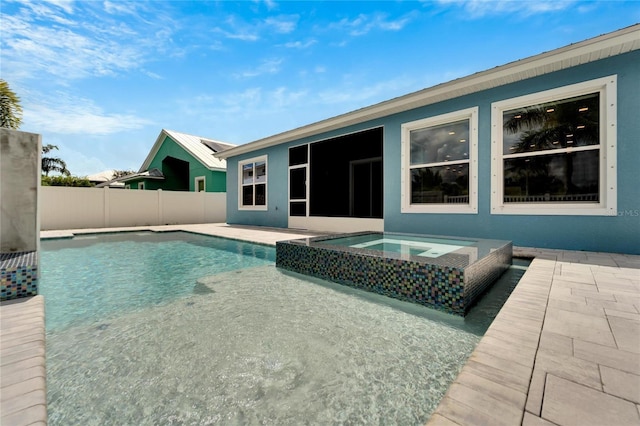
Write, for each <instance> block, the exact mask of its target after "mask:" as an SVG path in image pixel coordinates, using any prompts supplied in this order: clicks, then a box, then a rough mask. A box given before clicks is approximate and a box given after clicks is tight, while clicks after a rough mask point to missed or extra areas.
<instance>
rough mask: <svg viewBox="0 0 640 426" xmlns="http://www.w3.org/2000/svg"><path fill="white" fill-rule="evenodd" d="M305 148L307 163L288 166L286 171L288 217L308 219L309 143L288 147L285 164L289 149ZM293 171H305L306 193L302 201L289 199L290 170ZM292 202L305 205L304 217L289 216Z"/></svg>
mask: <svg viewBox="0 0 640 426" xmlns="http://www.w3.org/2000/svg"><path fill="white" fill-rule="evenodd" d="M304 145H306V146H307V162H306V163H303V164H297V165H295V166H289V169H288V171H287V199H288V202H287V212H288V216H289V217H309V204H310V203H309V187H310V184H309V183H310V177H309V171H310V168H309V164H311V162H310V160H311V144H310V143H306V144H302V145H295V146H290V147H289V148H288V149H287V164H288V163H289V150H291V148H298V147H300V146H304ZM293 169H306V171H305V176H306V178H307V180H306V182H305V189H306V193H305V198H304V199H299V198H296V199H295V200H292V199H291V170H293ZM292 202H294V203H295V202H300V203H302V202H304V203H306V204H305V205H306V209H305V214H304V216H291V203H292Z"/></svg>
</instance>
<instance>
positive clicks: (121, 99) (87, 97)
mask: <svg viewBox="0 0 640 426" xmlns="http://www.w3.org/2000/svg"><path fill="white" fill-rule="evenodd" d="M1 22H2V30H1V33H0V47H1V53H0V55H1V56H0V64H1V68H0V72H1V77H2V78H3V79H5V80H6V81H7V82H8V83H9V85H10V87H11V88H12V89H13V90H14V91H15V92H16V93H17V94H18V96H20V98H21V100H22V106H23V109H24V115H23V124H22V127H21V130H24V131H28V132H35V133H40V134H42V137H43V143H44V144H54V145H57V146H58V147H59V148H60V150H59V151H58V152H57V155H58V156H59V157H61V158H62V159H64V160H65V161H66V162H67V165H68V168H69V169H70V170H71V172H72V173H73V174H74V175H76V176H84V175H87V174H92V173H96V172H100V171H102V170H105V169H119V170H124V169H127V170H138V169H139V167H140V165H141V164H142V162H143V161H144V159H145V157H146V155H147V154H148V152H149V150H150V149H151V146H152V145H153V143H154V142H155V140H156V138H157V136H158V134H159V133H160V130H161V129H162V128H166V129H170V130H176V131H179V132H184V133H189V134H194V135H198V136H202V137H207V138H211V139H216V140H220V141H224V142H229V143H235V144H243V143H247V142H251V141H253V140H257V139H260V138H263V137H267V136H270V135H273V134H276V133H279V132H282V131H286V130H290V129H293V128H296V127H299V126H303V125H305V124H309V123H313V122H315V121H318V120H322V119H325V118H329V117H333V116H336V115H339V114H342V113H345V112H349V111H353V110H355V109H358V108H362V107H365V106H368V105H372V104H375V103H378V102H381V101H385V100H387V99H391V98H394V97H397V96H401V95H404V94H407V93H410V92H413V91H416V90H420V89H424V88H426V87H430V86H433V85H436V84H438V83H442V82H446V81H449V80H452V79H455V78H458V77H464V76H466V75H469V74H472V73H475V72H478V71H483V70H486V69H490V68H493V67H495V66H499V65H503V64H505V63H508V62H512V61H515V60H518V59H523V58H525V57H528V56H532V55H535V54H538V53H542V52H545V51H549V50H552V49H555V48H558V47H562V46H565V45H568V44H571V43H576V42H579V41H582V40H584V39H587V38H591V37H595V36H598V35H601V34H604V33H608V32H611V31H615V30H617V29H620V28H623V27H626V26H629V25H632V24H635V23H638V22H640V2H638V1H601V2H598V1H588V2H582V1H562V0H555V1H546V0H538V1H528V0H523V1H518V0H514V1H504V0H472V1H465V2H462V1H456V0H433V1H351V2H343V1H325V2H314V1H280V2H279V1H239V2H231V1H146V2H143V1H114V0H112V1H62V0H49V1H14V0H2V10H1Z"/></svg>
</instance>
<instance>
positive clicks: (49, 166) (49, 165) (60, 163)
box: [42, 144, 71, 176]
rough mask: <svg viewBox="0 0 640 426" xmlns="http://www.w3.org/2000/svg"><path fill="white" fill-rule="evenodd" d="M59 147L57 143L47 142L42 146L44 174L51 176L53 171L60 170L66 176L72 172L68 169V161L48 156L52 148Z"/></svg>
mask: <svg viewBox="0 0 640 426" xmlns="http://www.w3.org/2000/svg"><path fill="white" fill-rule="evenodd" d="M54 149H58V147H57V146H56V145H51V144H47V145H44V146H43V147H42V174H44V175H45V176H49V173H51V172H58V173H60V174H62V175H64V176H70V175H71V172H70V171H69V170H68V169H67V163H65V162H64V160H62V159H60V158H57V157H47V156H45V154H48V153H49V152H50V151H51V150H54Z"/></svg>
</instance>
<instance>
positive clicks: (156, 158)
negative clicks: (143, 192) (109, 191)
mask: <svg viewBox="0 0 640 426" xmlns="http://www.w3.org/2000/svg"><path fill="white" fill-rule="evenodd" d="M234 146H235V145H231V144H228V143H224V142H219V141H215V140H212V139H207V138H202V137H200V136H194V135H188V134H186V133H179V132H175V131H173V130H166V129H162V131H161V132H160V134H159V135H158V138H157V139H156V142H155V143H154V144H153V147H152V148H151V151H149V155H147V158H146V159H145V160H144V163H142V166H141V167H140V170H139V171H138V173H134V174H131V175H128V176H123V177H121V178H120V179H118V181H119V182H123V183H124V185H125V188H127V189H147V190H149V189H151V190H155V189H162V190H166V191H191V192H225V191H226V175H227V165H226V161H225V160H223V159H220V158H217V157H215V156H214V155H215V154H216V153H219V152H221V151H223V150H225V149H229V148H232V147H234Z"/></svg>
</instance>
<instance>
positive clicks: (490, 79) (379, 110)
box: [215, 24, 640, 159]
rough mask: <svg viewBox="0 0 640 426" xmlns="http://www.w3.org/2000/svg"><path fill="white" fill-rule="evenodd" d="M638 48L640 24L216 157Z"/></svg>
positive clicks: (351, 123)
mask: <svg viewBox="0 0 640 426" xmlns="http://www.w3.org/2000/svg"><path fill="white" fill-rule="evenodd" d="M637 49H640V24H636V25H633V26H630V27H627V28H623V29H621V30H618V31H615V32H613V33H609V34H605V35H601V36H598V37H595V38H591V39H588V40H585V41H581V42H579V43H575V44H571V45H568V46H565V47H561V48H558V49H555V50H552V51H549V52H544V53H541V54H538V55H535V56H531V57H529V58H525V59H521V60H518V61H515V62H510V63H508V64H505V65H501V66H498V67H495V68H491V69H489V70H485V71H481V72H478V73H475V74H472V75H469V76H466V77H462V78H459V79H456V80H452V81H449V82H446V83H441V84H438V85H436V86H433V87H429V88H426V89H422V90H419V91H417V92H412V93H409V94H407V95H404V96H400V97H397V98H393V99H390V100H387V101H384V102H380V103H378V104H375V105H372V106H368V107H364V108H361V109H358V110H355V111H352V112H348V113H345V114H341V115H338V116H335V117H332V118H328V119H325V120H322V121H318V122H316V123H312V124H309V125H306V126H302V127H298V128H296V129H293V130H288V131H285V132H282V133H278V134H276V135H273V136H269V137H266V138H263V139H258V140H256V141H253V142H250V143H247V144H245V145H239V146H237V147H235V148H230V149H227V150H224V151H221V152H219V153H216V154H215V156H216V157H218V158H221V159H227V158H229V157H233V156H236V155H241V154H245V153H248V152H252V151H256V150H258V149H263V148H268V147H270V146H274V145H279V144H281V143H285V142H291V141H294V140H297V139H302V138H304V137H308V136H313V135H316V134H319V133H323V132H328V131H331V130H336V129H339V128H342V127H346V126H350V125H354V124H358V123H362V122H365V121H369V120H374V119H377V118H381V117H384V116H388V115H391V114H397V113H400V112H404V111H408V110H411V109H414V108H419V107H422V106H426V105H430V104H434V103H437V102H442V101H445V100H448V99H453V98H457V97H460V96H464V95H469V94H472V93H476V92H480V91H482V90H487V89H491V88H494V87H498V86H502V85H505V84H509V83H515V82H517V81H522V80H525V79H529V78H532V77H537V76H540V75H544V74H548V73H551V72H555V71H559V70H562V69H566V68H570V67H574V66H577V65H582V64H586V63H589V62H593V61H596V60H600V59H605V58H608V57H611V56H615V55H619V54H622V53H627V52H631V51H633V50H637Z"/></svg>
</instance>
